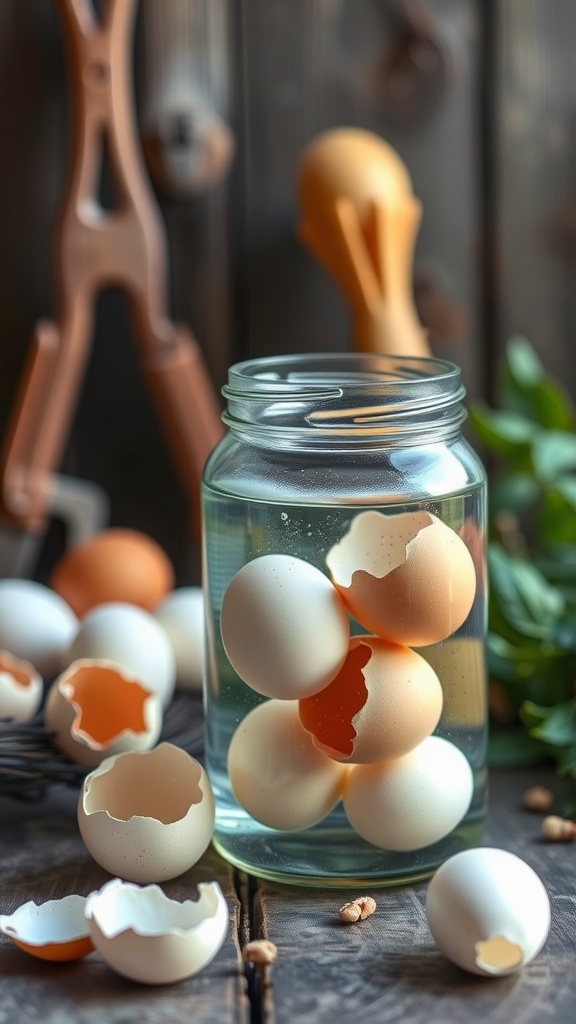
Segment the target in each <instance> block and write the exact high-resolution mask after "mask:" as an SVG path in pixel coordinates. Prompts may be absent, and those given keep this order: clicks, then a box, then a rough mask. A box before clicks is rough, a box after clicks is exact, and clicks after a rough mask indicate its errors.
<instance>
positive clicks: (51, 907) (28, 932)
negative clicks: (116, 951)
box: [0, 895, 94, 962]
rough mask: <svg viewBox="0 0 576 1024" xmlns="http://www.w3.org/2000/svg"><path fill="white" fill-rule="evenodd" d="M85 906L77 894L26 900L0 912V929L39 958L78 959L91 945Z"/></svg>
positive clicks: (22, 947) (88, 951) (20, 946)
mask: <svg viewBox="0 0 576 1024" xmlns="http://www.w3.org/2000/svg"><path fill="white" fill-rule="evenodd" d="M85 907H86V898H85V897H84V896H77V895H72V896H65V897H64V898H63V899H60V900H48V901H47V902H46V903H40V904H36V903H34V902H33V901H32V900H30V902H28V903H23V904H22V906H20V907H18V909H17V910H15V911H14V912H13V913H12V914H2V915H0V931H2V933H3V934H4V935H6V936H7V937H8V938H9V939H11V940H12V942H13V943H14V945H16V946H18V947H19V948H20V949H22V950H23V951H24V952H25V953H29V954H30V956H35V957H37V958H38V959H39V960H52V961H60V962H63V961H66V960H79V959H80V958H81V957H84V956H86V955H87V954H88V953H91V952H92V950H93V948H94V946H93V944H92V940H91V938H90V927H89V925H88V922H87V921H86V917H85V913H84V911H85Z"/></svg>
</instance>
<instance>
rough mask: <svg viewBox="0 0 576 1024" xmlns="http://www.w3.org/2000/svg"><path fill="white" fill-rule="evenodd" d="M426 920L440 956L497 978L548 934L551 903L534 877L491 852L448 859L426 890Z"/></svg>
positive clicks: (502, 853) (509, 856) (508, 856)
mask: <svg viewBox="0 0 576 1024" xmlns="http://www.w3.org/2000/svg"><path fill="white" fill-rule="evenodd" d="M426 917H427V920H428V926H429V928H430V931H431V932H432V936H433V938H434V940H435V942H436V944H437V945H438V946H439V948H440V949H441V950H442V952H443V953H444V955H445V956H446V957H447V958H448V959H449V960H451V961H452V962H453V963H455V964H457V965H458V966H459V967H462V968H463V969H464V970H466V971H470V972H471V973H472V974H480V975H484V976H485V977H500V976H502V975H503V974H511V973H512V972H513V971H516V970H518V969H519V968H520V967H522V966H523V965H524V964H527V963H528V962H529V961H530V960H532V959H533V958H534V957H535V956H536V954H537V953H538V952H539V951H540V950H541V949H542V946H543V945H544V943H545V941H546V938H547V936H548V932H549V929H550V900H549V899H548V894H547V892H546V889H545V888H544V885H543V884H542V881H541V880H540V878H539V877H538V875H537V874H536V872H535V871H534V870H533V869H532V868H531V867H530V866H529V865H528V864H526V862H525V861H523V860H522V859H521V858H520V857H517V856H516V854H513V853H509V852H508V851H507V850H499V849H495V848H493V847H480V848H478V849H475V850H465V851H463V852H462V853H457V854H455V855H454V856H453V857H450V858H449V859H448V860H447V861H445V862H444V864H443V865H442V866H441V867H440V868H439V869H438V870H437V872H436V874H435V875H434V877H433V878H432V880H431V882H430V883H429V886H428V892H427V896H426Z"/></svg>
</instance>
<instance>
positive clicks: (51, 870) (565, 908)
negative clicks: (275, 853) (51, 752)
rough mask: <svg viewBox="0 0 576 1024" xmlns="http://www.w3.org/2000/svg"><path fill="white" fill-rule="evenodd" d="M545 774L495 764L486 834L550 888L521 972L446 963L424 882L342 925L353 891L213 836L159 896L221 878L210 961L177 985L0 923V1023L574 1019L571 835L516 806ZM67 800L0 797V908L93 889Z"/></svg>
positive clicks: (58, 795)
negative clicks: (253, 864) (51, 959)
mask: <svg viewBox="0 0 576 1024" xmlns="http://www.w3.org/2000/svg"><path fill="white" fill-rule="evenodd" d="M542 779H543V773H541V772H539V773H535V772H507V773H502V772H498V773H497V772H493V773H492V777H491V797H490V817H489V825H488V830H487V832H486V837H485V844H486V845H494V846H500V847H504V848H505V849H508V850H512V851H513V852H515V853H517V854H519V855H520V856H521V857H523V858H524V859H525V860H526V861H527V862H528V863H529V864H530V865H531V866H532V867H533V868H535V869H536V871H537V872H538V873H539V875H540V877H541V878H542V879H543V881H544V883H545V884H546V886H547V888H548V891H549V893H550V897H551V902H552V928H551V932H550V936H549V939H548V942H547V943H546V946H545V947H544V949H543V951H542V952H541V953H540V954H539V956H538V957H537V958H536V960H535V961H534V962H533V963H531V964H529V965H528V966H527V967H525V968H524V969H523V970H522V971H520V972H519V973H516V974H514V975H511V976H508V977H504V978H499V979H485V978H476V977H473V976H471V975H467V974H465V973H464V972H463V971H460V970H459V969H458V968H456V967H454V966H452V965H451V964H449V963H448V962H447V961H446V960H445V959H444V958H443V956H442V955H441V954H440V952H439V951H438V950H437V949H436V948H435V946H434V943H433V941H432V938H431V936H430V933H429V931H428V928H427V925H426V920H425V917H424V912H423V901H424V897H425V892H426V886H425V885H418V886H415V887H400V888H394V889H385V890H374V891H373V892H372V893H371V895H373V896H374V898H375V899H376V903H377V910H376V913H375V914H374V915H373V916H372V917H370V918H368V919H367V920H365V921H363V922H361V923H359V924H354V925H343V924H341V923H340V921H339V919H338V909H339V907H340V906H341V904H342V903H344V902H345V901H346V899H348V898H353V897H354V896H355V895H357V893H355V892H353V891H350V892H348V891H346V892H342V891H339V890H334V889H327V890H318V891H314V890H310V889H301V888H296V887H292V886H287V887H284V886H279V885H273V884H271V883H269V882H260V881H259V880H256V879H249V878H247V877H246V876H244V875H242V874H239V873H238V872H236V871H235V870H233V869H232V868H231V867H229V866H228V865H227V864H225V863H224V862H223V861H222V860H221V859H220V858H219V857H218V855H217V854H215V853H214V852H213V851H210V852H209V853H208V854H206V855H205V857H204V858H203V860H202V862H201V863H200V864H199V865H196V867H194V868H192V869H191V870H190V871H189V872H187V873H186V874H185V875H183V876H181V877H180V878H179V879H176V880H175V881H173V882H169V883H166V885H165V886H164V888H165V891H166V892H167V893H168V895H170V896H173V897H174V898H178V899H184V898H191V897H194V896H195V885H196V883H197V882H198V881H202V880H211V879H217V880H218V881H219V882H220V884H221V885H222V888H223V891H224V893H225V896H226V898H227V900H228V903H229V908H230V922H231V923H230V929H229V934H228V938H227V940H226V942H225V944H224V946H223V948H222V949H221V951H220V953H219V954H218V956H217V957H216V959H215V960H214V961H213V962H212V963H211V964H210V965H209V966H208V967H207V968H205V970H204V971H202V972H201V973H200V974H199V975H197V976H196V977H194V978H190V979H188V980H186V981H184V982H181V983H179V984H176V985H171V986H163V987H160V988H156V987H148V986H143V985H138V984H135V983H132V982H129V981H126V980H124V979H123V978H121V977H120V976H119V975H117V974H115V973H113V972H112V971H111V970H110V969H109V968H108V967H107V966H106V965H105V963H104V962H103V961H102V960H101V959H100V957H99V955H98V954H97V953H92V954H90V956H88V957H87V958H86V959H84V960H82V961H78V962H76V963H72V964H49V963H44V962H42V961H40V960H35V959H33V958H31V957H29V956H27V955H26V954H25V953H23V952H21V951H20V950H19V949H17V948H16V947H15V946H13V945H12V944H11V943H10V942H9V941H8V940H7V939H5V938H4V937H2V936H0V1024H23V1022H28V1021H30V1022H32V1021H34V1022H38V1021H42V1022H43V1024H56V1022H58V1024H72V1022H74V1024H96V1022H98V1024H103V1022H104V1021H106V1024H132V1022H134V1024H136V1022H138V1024H147V1022H149V1024H160V1022H162V1024H169V1022H170V1024H171V1022H178V1024H182V1022H184V1021H187V1020H193V1021H194V1022H198V1024H200V1022H211V1024H216V1022H218V1024H232V1022H234V1024H260V1022H265V1024H289V1022H290V1024H292V1022H295V1021H299V1022H302V1024H305V1022H312V1021H313V1022H314V1024H325V1022H326V1024H338V1022H348V1021H349V1022H351V1024H352V1022H362V1024H376V1022H378V1024H388V1022H396V1021H402V1024H420V1022H422V1024H424V1022H426V1024H451V1022H467V1024H468V1022H470V1021H487V1020H489V1021H494V1022H503V1024H531V1022H534V1024H536V1022H538V1024H540V1022H543V1021H545V1022H547V1021H556V1022H558V1024H564V1022H566V1024H573V1022H574V1020H575V1019H576V845H575V844H572V843H567V844H566V843H561V844H549V843H544V842H543V841H542V840H541V839H540V819H539V817H538V816H537V815H534V814H530V813H528V812H526V811H523V810H521V807H520V805H521V796H522V793H523V791H524V789H525V788H526V787H527V786H528V785H531V784H533V783H534V782H541V781H542ZM550 779H551V777H546V776H544V781H548V782H550ZM552 782H554V780H553V779H552ZM75 807H76V794H75V792H74V791H73V790H71V789H61V788H57V789H53V790H51V791H50V793H49V796H48V798H47V799H46V800H44V801H43V802H41V803H40V804H22V803H20V802H19V801H15V800H10V799H7V798H4V799H2V800H0V879H1V881H0V912H1V913H10V912H11V911H12V910H14V909H15V908H16V907H17V906H19V905H20V904H21V903H24V902H26V901H27V900H29V899H34V900H36V902H43V901H44V900H47V899H52V898H55V897H59V896H63V895H65V894H67V893H70V892H78V893H82V894H86V893H88V892H90V891H91V890H92V889H94V888H97V887H99V886H100V885H102V884H103V883H104V882H105V881H106V880H107V879H108V877H109V876H108V875H107V874H106V872H104V871H103V870H101V869H100V868H98V867H97V866H96V865H95V864H94V862H93V861H92V859H91V858H90V856H89V854H88V853H87V852H86V850H85V848H84V846H83V844H82V841H81V839H80V836H79V833H78V829H77V825H76V814H75ZM260 936H262V937H268V938H269V939H271V940H272V941H273V942H274V943H276V945H277V946H278V959H277V961H276V964H275V965H274V967H273V969H272V972H271V976H270V984H269V985H268V986H267V987H264V988H263V987H262V986H261V984H260V983H259V976H256V975H255V974H254V969H253V968H248V969H247V970H246V971H245V970H244V967H243V965H242V962H241V959H240V956H239V950H240V948H241V946H242V944H243V943H244V942H245V941H247V939H248V938H249V937H260Z"/></svg>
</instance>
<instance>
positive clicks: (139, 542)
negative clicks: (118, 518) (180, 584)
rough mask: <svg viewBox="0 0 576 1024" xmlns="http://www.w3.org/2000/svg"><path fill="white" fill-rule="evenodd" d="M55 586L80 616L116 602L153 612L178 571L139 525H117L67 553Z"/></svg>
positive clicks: (55, 576) (52, 582) (56, 570)
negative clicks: (138, 528) (142, 531)
mask: <svg viewBox="0 0 576 1024" xmlns="http://www.w3.org/2000/svg"><path fill="white" fill-rule="evenodd" d="M50 586H51V588H52V589H53V590H55V591H56V593H57V594H59V595H60V596H61V597H63V598H64V600H65V601H67V603H68V604H69V605H70V607H71V608H72V609H73V610H74V612H75V613H76V615H78V616H79V617H82V616H83V615H85V614H86V612H87V611H89V610H90V609H91V608H94V607H95V606H96V605H99V604H106V603H108V602H111V601H121V602H125V603H127V604H135V605H138V606H139V607H140V608H144V609H146V611H152V610H153V609H154V608H156V606H157V605H158V604H160V601H162V600H163V598H164V597H165V596H166V594H167V593H168V592H169V591H170V590H171V589H172V587H173V586H174V570H173V567H172V564H171V562H170V560H169V558H168V556H167V555H166V554H165V552H164V551H163V550H162V548H161V547H160V545H159V544H157V543H156V541H154V540H153V539H152V538H151V537H148V536H147V535H146V534H144V533H140V532H139V531H138V530H128V529H120V528H113V529H110V530H103V531H102V532H101V533H97V534H95V536H94V537H91V538H90V539H89V540H87V541H85V542H84V543H83V544H78V545H77V546H76V547H73V548H72V549H71V550H70V551H69V552H67V553H66V554H65V555H63V557H62V558H61V559H60V561H59V562H57V564H56V566H55V568H54V570H53V572H52V576H51V578H50Z"/></svg>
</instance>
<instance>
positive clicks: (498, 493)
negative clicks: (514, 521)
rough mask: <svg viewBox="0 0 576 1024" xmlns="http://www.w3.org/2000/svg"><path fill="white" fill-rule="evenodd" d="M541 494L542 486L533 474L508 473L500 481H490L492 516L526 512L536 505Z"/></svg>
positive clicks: (489, 496)
mask: <svg viewBox="0 0 576 1024" xmlns="http://www.w3.org/2000/svg"><path fill="white" fill-rule="evenodd" d="M540 494H541V489H540V484H539V483H538V481H537V480H536V479H535V478H534V475H533V474H531V473H507V474H506V476H502V477H501V478H500V479H499V480H494V481H490V487H489V489H488V501H489V506H490V516H491V517H493V516H497V515H499V514H500V513H501V512H516V513H520V512H524V511H525V510H526V509H528V508H530V506H535V505H536V503H537V502H538V499H539V497H540Z"/></svg>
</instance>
